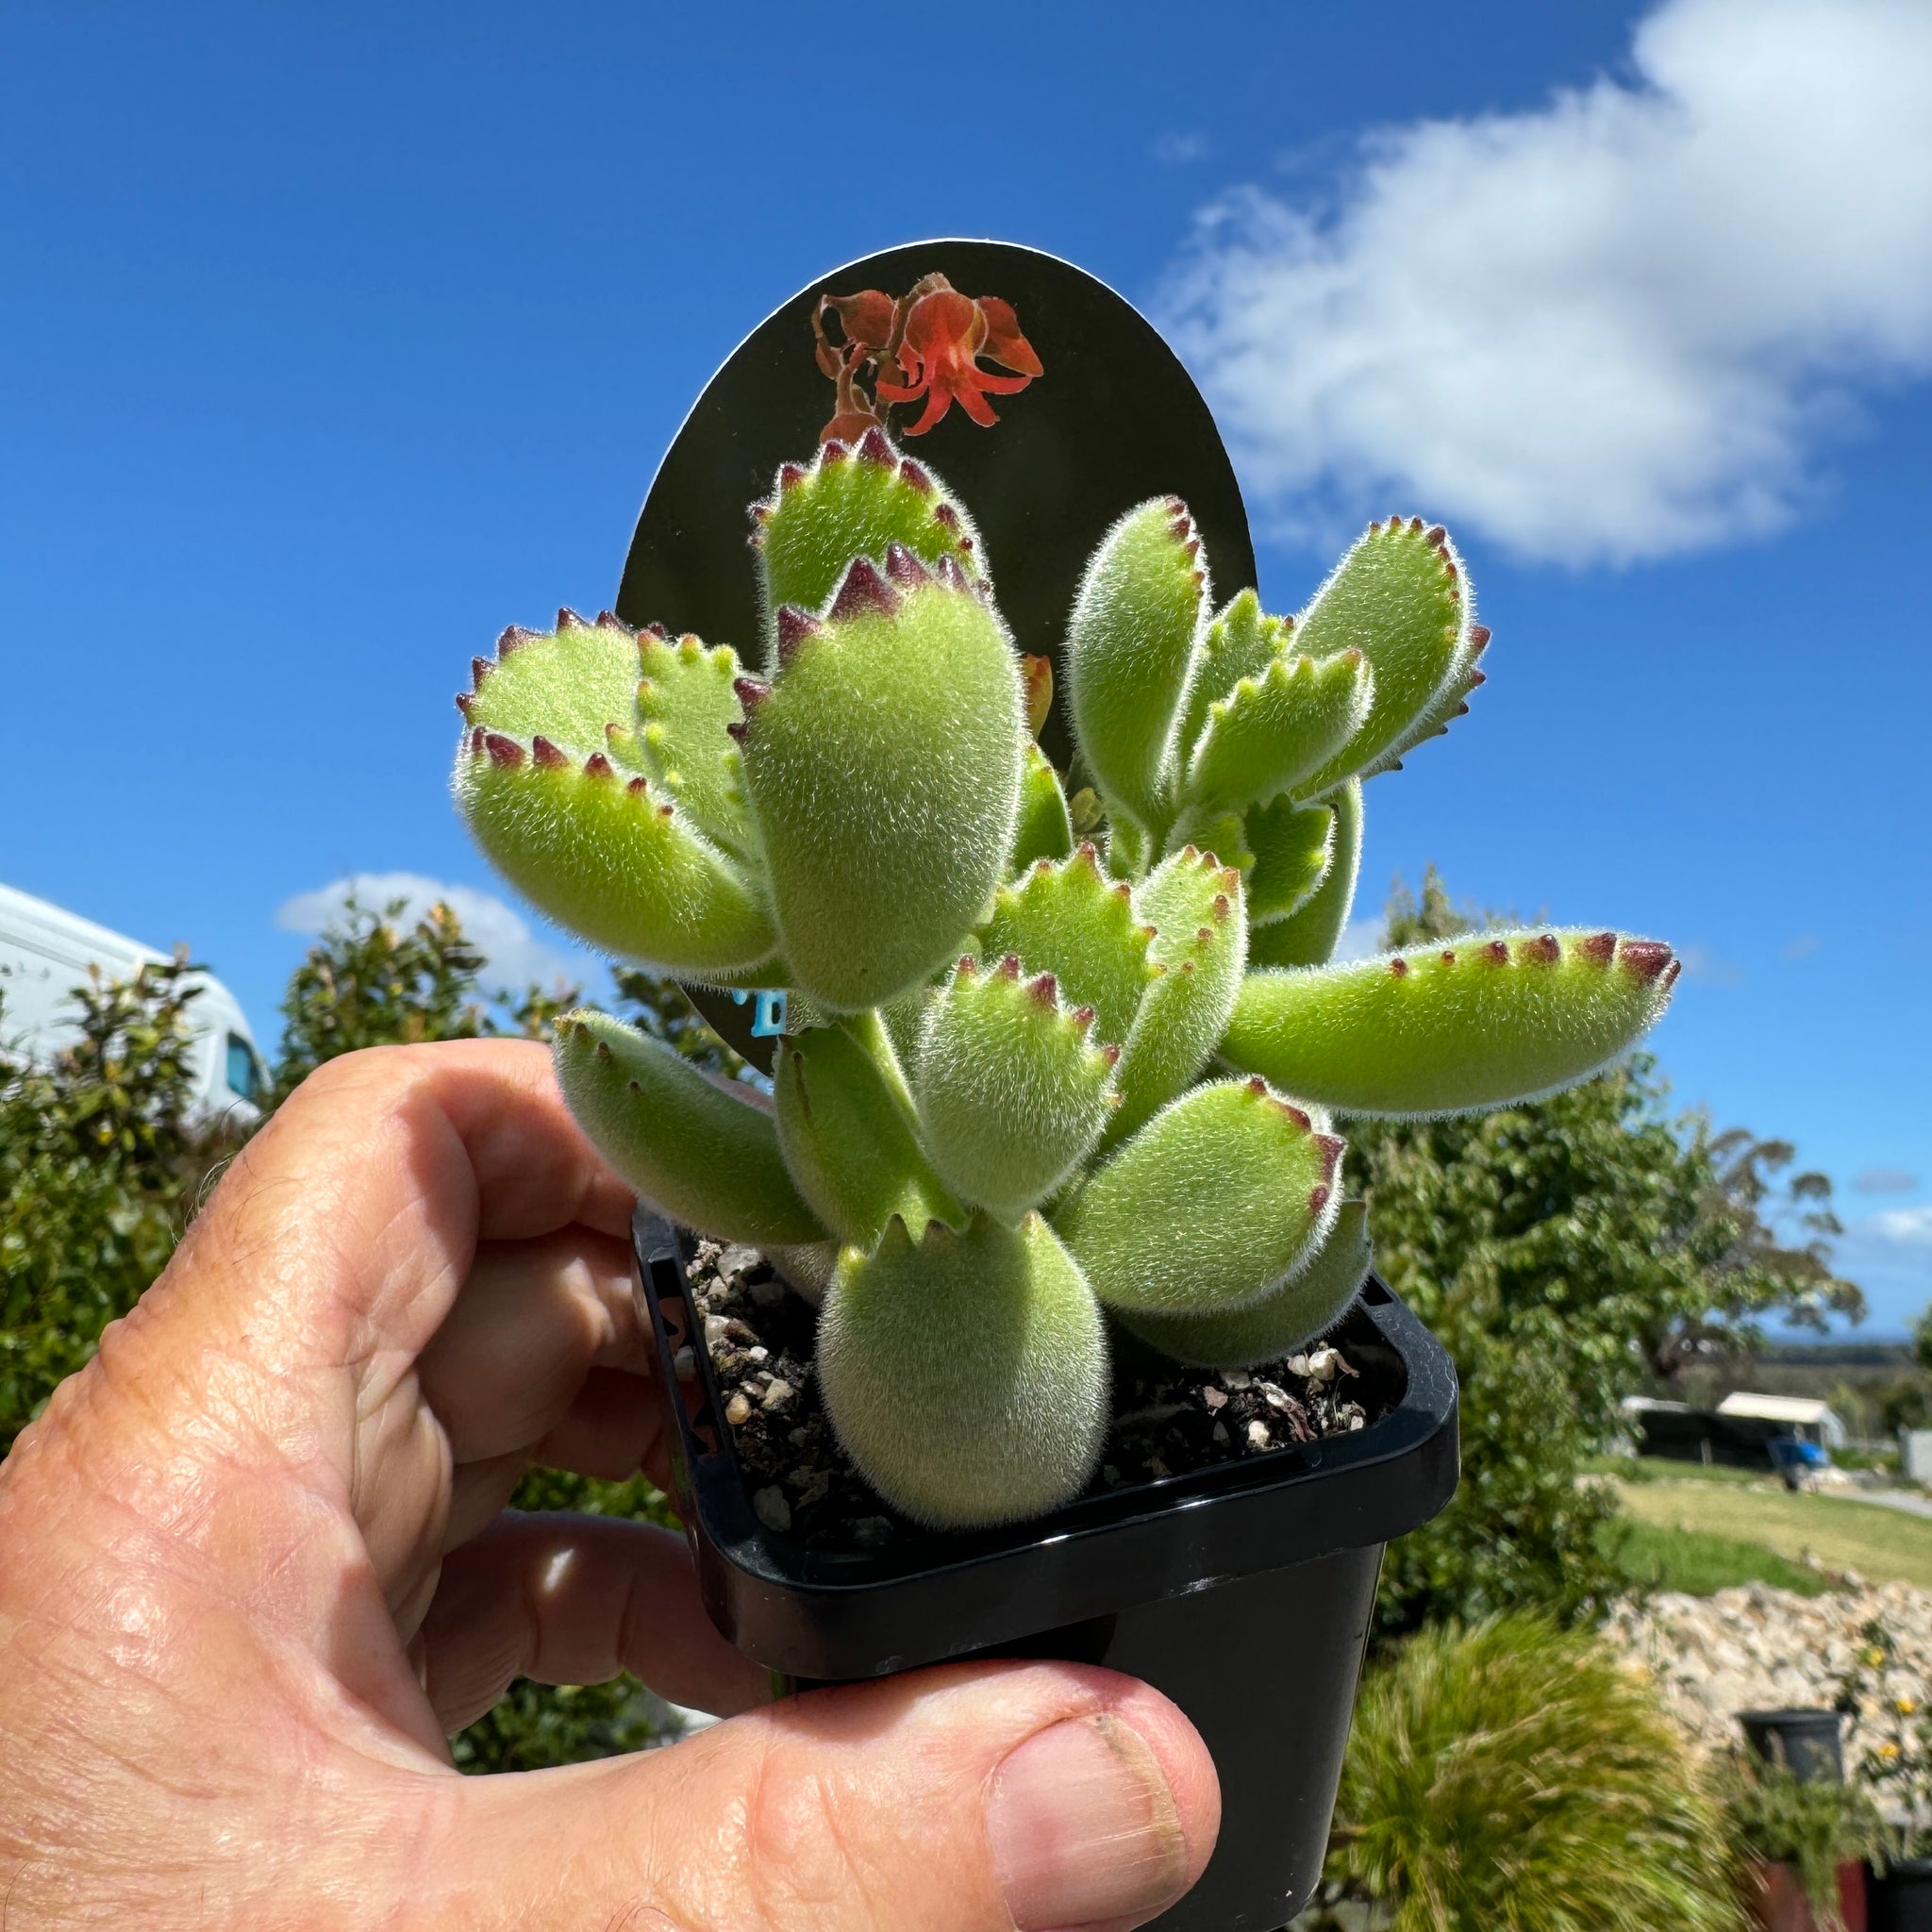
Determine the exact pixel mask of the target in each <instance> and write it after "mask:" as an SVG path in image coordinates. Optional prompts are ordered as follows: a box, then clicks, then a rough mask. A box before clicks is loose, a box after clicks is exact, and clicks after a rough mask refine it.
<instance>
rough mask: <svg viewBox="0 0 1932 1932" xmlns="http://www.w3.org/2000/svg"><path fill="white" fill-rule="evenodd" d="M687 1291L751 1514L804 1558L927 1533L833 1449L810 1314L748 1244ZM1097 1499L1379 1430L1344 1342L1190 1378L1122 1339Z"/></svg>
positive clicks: (715, 1258) (727, 1251) (694, 1274)
mask: <svg viewBox="0 0 1932 1932" xmlns="http://www.w3.org/2000/svg"><path fill="white" fill-rule="evenodd" d="M691 1296H692V1299H693V1301H694V1302H695V1303H696V1306H697V1310H698V1313H699V1316H700V1318H701V1319H702V1321H703V1323H704V1327H705V1339H706V1341H707V1343H708V1347H709V1350H710V1355H711V1361H712V1365H713V1369H714V1371H715V1374H716V1378H717V1384H718V1392H719V1397H720V1399H721V1401H722V1402H723V1403H724V1420H725V1422H726V1424H728V1425H729V1427H730V1429H731V1434H732V1440H733V1443H734V1446H735V1447H736V1449H737V1452H738V1459H739V1464H740V1466H741V1469H742V1470H743V1472H744V1477H745V1483H746V1487H747V1488H748V1489H749V1490H750V1491H751V1496H752V1506H753V1507H754V1508H755V1509H756V1510H757V1512H758V1517H759V1519H760V1520H761V1521H762V1522H763V1523H764V1524H765V1525H766V1527H767V1528H769V1529H772V1530H774V1531H776V1532H778V1533H779V1534H781V1535H785V1536H789V1537H791V1539H793V1540H794V1541H799V1542H803V1543H806V1544H808V1545H809V1546H811V1547H813V1548H818V1549H825V1550H879V1549H885V1548H888V1547H890V1546H891V1545H892V1544H894V1543H896V1542H898V1541H901V1540H903V1539H909V1538H916V1537H920V1536H923V1535H924V1534H925V1532H924V1531H923V1530H921V1529H920V1528H919V1527H918V1525H917V1524H913V1523H911V1522H909V1521H908V1519H907V1518H905V1517H903V1516H901V1515H900V1514H898V1512H897V1511H896V1510H894V1509H893V1508H891V1506H890V1505H889V1504H887V1503H885V1502H883V1501H882V1500H881V1499H880V1498H879V1497H878V1495H877V1494H876V1493H874V1491H873V1489H872V1488H871V1486H870V1485H869V1484H868V1483H867V1482H866V1480H865V1478H864V1477H863V1476H861V1475H860V1474H858V1471H857V1470H856V1469H854V1468H853V1466H852V1463H851V1461H850V1459H849V1458H848V1457H846V1455H845V1452H844V1451H843V1450H842V1449H841V1447H840V1446H839V1440H838V1437H837V1436H836V1435H835V1434H834V1433H833V1430H832V1425H831V1422H830V1419H829V1418H828V1417H827V1416H826V1414H825V1411H824V1406H823V1404H822V1403H821V1401H820V1397H819V1386H818V1378H817V1376H816V1375H815V1374H814V1373H813V1369H812V1356H813V1344H814V1341H815V1339H816V1334H817V1327H818V1313H817V1311H816V1310H815V1309H814V1308H812V1307H810V1306H809V1305H808V1303H807V1302H805V1301H804V1300H803V1299H801V1297H800V1296H798V1295H797V1294H795V1293H794V1292H793V1291H791V1289H790V1288H788V1287H787V1286H786V1284H785V1283H784V1282H783V1281H782V1280H780V1279H779V1278H778V1277H777V1276H776V1275H775V1274H773V1272H772V1270H771V1269H770V1268H769V1267H768V1266H767V1264H766V1263H765V1260H764V1258H763V1257H762V1256H760V1255H759V1254H758V1251H757V1250H756V1249H754V1248H748V1247H740V1246H735V1245H734V1246H721V1245H720V1244H719V1243H717V1242H714V1241H699V1243H698V1245H697V1257H696V1260H695V1262H694V1264H693V1266H692V1268H691ZM1113 1370H1114V1375H1113V1426H1112V1429H1111V1431H1110V1433H1109V1434H1108V1439H1107V1445H1106V1447H1105V1449H1104V1450H1103V1451H1102V1453H1101V1459H1100V1466H1099V1468H1098V1469H1097V1470H1096V1471H1095V1472H1094V1476H1093V1482H1092V1486H1091V1490H1092V1492H1094V1493H1104V1492H1106V1491H1112V1490H1116V1489H1120V1488H1123V1487H1126V1486H1129V1485H1133V1484H1138V1483H1148V1482H1156V1481H1158V1480H1160V1479H1161V1478H1162V1477H1166V1476H1181V1475H1189V1474H1192V1473H1193V1472H1194V1471H1196V1470H1200V1469H1206V1468H1208V1467H1210V1466H1212V1465H1213V1464H1216V1463H1222V1462H1235V1461H1240V1460H1242V1459H1243V1458H1246V1457H1257V1456H1267V1455H1270V1454H1272V1453H1274V1452H1275V1451H1278V1450H1281V1449H1285V1448H1288V1447H1291V1446H1292V1445H1293V1444H1295V1443H1298V1442H1310V1441H1316V1440H1317V1439H1318V1438H1321V1437H1324V1436H1340V1435H1346V1434H1348V1433H1350V1432H1351V1431H1352V1430H1355V1429H1359V1428H1364V1427H1366V1426H1367V1425H1368V1424H1371V1423H1373V1422H1375V1421H1377V1420H1379V1416H1378V1415H1376V1414H1374V1413H1371V1412H1370V1411H1369V1410H1367V1409H1366V1408H1365V1407H1364V1406H1363V1405H1362V1404H1361V1403H1360V1402H1358V1401H1357V1400H1356V1399H1355V1397H1354V1394H1353V1393H1352V1391H1353V1389H1354V1387H1355V1385H1356V1384H1357V1381H1358V1380H1359V1377H1358V1375H1357V1370H1356V1369H1355V1367H1354V1366H1352V1365H1351V1363H1350V1362H1349V1360H1348V1351H1347V1348H1346V1345H1345V1344H1344V1345H1337V1344H1334V1343H1332V1342H1331V1343H1327V1344H1323V1345H1311V1346H1310V1347H1309V1348H1308V1349H1307V1350H1306V1351H1304V1352H1301V1353H1297V1354H1296V1355H1293V1356H1291V1357H1287V1358H1286V1359H1284V1360H1281V1361H1277V1362H1270V1363H1267V1364H1264V1365H1263V1366H1261V1367H1259V1368H1254V1369H1191V1368H1184V1367H1182V1366H1181V1365H1180V1364H1179V1363H1178V1362H1173V1361H1169V1360H1167V1359H1165V1358H1164V1357H1158V1356H1155V1355H1154V1354H1153V1353H1152V1352H1151V1351H1149V1350H1147V1349H1144V1348H1142V1347H1141V1346H1140V1345H1138V1344H1136V1343H1133V1342H1131V1341H1123V1343H1122V1345H1119V1346H1117V1347H1116V1348H1115V1350H1114V1359H1113Z"/></svg>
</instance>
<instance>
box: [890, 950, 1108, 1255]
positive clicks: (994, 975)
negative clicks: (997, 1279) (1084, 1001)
mask: <svg viewBox="0 0 1932 1932" xmlns="http://www.w3.org/2000/svg"><path fill="white" fill-rule="evenodd" d="M1092 1025H1093V1012H1092V1009H1091V1008H1085V1007H1083V1008H1080V1009H1079V1010H1078V1011H1077V1012H1069V1011H1068V1010H1067V1008H1065V1007H1063V1006H1062V1005H1061V1004H1060V1002H1059V998H1058V989H1057V987H1056V986H1055V983H1054V978H1053V975H1052V974H1049V973H1042V974H1040V975H1039V976H1038V977H1037V978H1034V979H1033V980H1031V981H1023V980H1022V978H1021V976H1020V961H1019V959H1018V958H1016V957H1015V956H1014V955H1013V954H1010V953H1008V955H1007V956H1006V958H1005V959H1004V960H1003V961H1002V963H1001V964H999V965H998V966H996V967H993V968H992V969H991V970H990V971H987V972H981V971H980V970H979V969H978V967H977V966H975V964H974V961H973V960H972V959H971V958H965V959H962V960H961V961H960V962H959V966H958V971H957V972H955V974H953V977H952V978H951V980H950V981H948V983H947V985H946V986H945V988H944V990H943V991H941V993H939V995H938V996H937V997H935V999H934V1000H933V1002H932V1005H931V1007H930V1008H929V1009H928V1010H927V1013H926V1018H925V1028H924V1034H923V1036H922V1038H921V1040H920V1043H919V1056H918V1058H917V1059H916V1061H915V1062H914V1065H913V1074H912V1091H913V1095H914V1098H915V1099H916V1101H917V1102H918V1106H919V1121H920V1127H921V1130H922V1133H923V1135H924V1141H925V1145H926V1148H927V1150H928V1151H929V1152H930V1154H931V1155H932V1158H933V1164H934V1165H935V1166H936V1167H937V1168H938V1169H939V1171H940V1173H941V1174H943V1175H944V1176H945V1178H946V1180H947V1182H948V1183H949V1184H950V1185H951V1186H952V1188H953V1189H954V1190H955V1191H957V1192H958V1194H959V1195H960V1196H961V1198H962V1199H965V1200H967V1201H971V1202H972V1203H974V1205H975V1206H976V1207H980V1208H986V1209H987V1210H988V1211H989V1212H991V1213H992V1214H995V1215H998V1216H999V1217H1000V1218H1001V1219H1003V1220H1007V1221H1016V1220H1018V1219H1019V1217H1020V1216H1021V1215H1022V1214H1024V1212H1025V1211H1026V1209H1027V1208H1031V1207H1033V1206H1034V1205H1035V1204H1036V1203H1037V1202H1039V1201H1042V1200H1044V1199H1045V1198H1046V1196H1047V1195H1049V1194H1051V1193H1052V1192H1053V1191H1054V1190H1055V1189H1056V1188H1058V1186H1059V1184H1060V1183H1061V1182H1062V1181H1063V1180H1065V1179H1066V1177H1067V1175H1068V1174H1071V1173H1072V1172H1073V1170H1074V1167H1075V1166H1076V1165H1077V1164H1078V1163H1079V1162H1080V1160H1081V1159H1082V1158H1084V1157H1085V1156H1086V1154H1087V1153H1088V1152H1089V1150H1090V1149H1091V1147H1092V1146H1093V1144H1094V1142H1095V1141H1098V1140H1099V1138H1100V1131H1101V1129H1102V1128H1103V1127H1104V1126H1105V1125H1106V1124H1107V1117H1108V1113H1109V1112H1110V1111H1111V1109H1112V1107H1113V1101H1114V1094H1113V1089H1112V1085H1111V1082H1110V1079H1109V1075H1110V1074H1112V1072H1113V1065H1114V1061H1115V1060H1116V1059H1117V1058H1119V1057H1120V1049H1119V1048H1118V1047H1111V1046H1109V1047H1105V1048H1103V1047H1098V1046H1095V1045H1094V1044H1093V1043H1092V1041H1091V1029H1092Z"/></svg>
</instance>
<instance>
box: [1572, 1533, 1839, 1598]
mask: <svg viewBox="0 0 1932 1932" xmlns="http://www.w3.org/2000/svg"><path fill="white" fill-rule="evenodd" d="M1603 1550H1604V1554H1605V1555H1606V1556H1607V1557H1610V1558H1611V1559H1612V1560H1613V1561H1614V1562H1616V1564H1617V1565H1618V1567H1619V1568H1620V1569H1622V1570H1623V1571H1624V1574H1626V1575H1627V1576H1628V1577H1629V1578H1630V1579H1631V1581H1632V1582H1634V1583H1639V1584H1641V1585H1643V1586H1644V1587H1646V1588H1647V1589H1650V1590H1675V1591H1683V1592H1684V1593H1685V1594H1686V1595H1687V1596H1714V1595H1715V1594H1716V1593H1717V1592H1718V1591H1721V1590H1731V1589H1734V1588H1736V1587H1737V1586H1738V1585H1740V1584H1744V1583H1769V1584H1773V1585H1774V1586H1775V1587H1776V1588H1777V1589H1779V1590H1793V1591H1797V1592H1798V1594H1799V1595H1800V1596H1823V1595H1824V1592H1825V1591H1827V1590H1829V1589H1830V1588H1831V1581H1830V1579H1829V1578H1828V1577H1825V1576H1822V1575H1821V1574H1819V1573H1818V1572H1817V1571H1815V1570H1807V1569H1805V1568H1803V1567H1802V1566H1801V1565H1799V1564H1797V1563H1792V1562H1790V1561H1788V1560H1787V1559H1786V1558H1785V1557H1780V1556H1779V1555H1778V1554H1777V1553H1776V1551H1774V1550H1768V1549H1766V1548H1765V1547H1764V1546H1763V1544H1761V1543H1747V1542H1740V1541H1739V1540H1738V1539H1737V1538H1736V1537H1730V1536H1713V1535H1712V1534H1710V1532H1709V1531H1707V1530H1701V1529H1672V1528H1668V1527H1666V1526H1665V1525H1664V1524H1657V1523H1643V1522H1639V1521H1636V1520H1634V1519H1632V1518H1629V1517H1625V1518H1624V1519H1623V1520H1621V1521H1619V1522H1616V1523H1607V1524H1604V1531H1603Z"/></svg>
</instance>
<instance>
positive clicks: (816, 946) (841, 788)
mask: <svg viewBox="0 0 1932 1932" xmlns="http://www.w3.org/2000/svg"><path fill="white" fill-rule="evenodd" d="M900 557H901V558H903V553H900ZM888 568H889V571H890V572H891V574H892V575H893V576H894V577H895V578H896V579H897V582H896V583H889V582H888V581H887V579H886V576H885V575H881V574H880V572H878V571H877V570H875V569H874V567H873V566H872V565H871V564H869V563H867V562H865V561H864V560H863V559H862V558H861V559H859V560H858V561H856V562H855V563H854V564H853V565H852V567H851V569H850V570H849V571H848V572H847V574H846V576H845V580H844V586H843V588H842V589H841V591H840V592H839V595H838V597H837V598H836V599H835V600H834V602H833V605H832V607H831V615H830V617H829V618H828V619H827V620H826V621H825V622H824V623H823V624H820V623H816V622H814V621H813V620H810V619H803V620H800V621H799V622H798V624H797V625H795V627H794V628H793V629H792V631H791V633H790V639H791V641H788V644H787V648H786V658H787V661H786V662H785V664H784V666H783V668H782V669H781V670H780V671H779V673H778V675H777V676H776V677H775V679H774V681H773V683H772V684H771V686H770V687H769V688H763V687H757V686H753V687H750V688H749V690H748V699H749V704H750V713H749V716H748V717H747V720H746V724H745V730H744V737H743V749H744V776H745V785H746V789H747V791H749V793H750V795H751V803H752V812H753V817H754V819H755V820H756V822H757V824H758V834H759V840H760V843H761V846H762V849H763V853H764V860H765V869H766V876H767V878H768V880H769V883H770V891H771V899H772V907H773V910H774V914H775V916H776V919H777V924H778V930H779V933H780V934H781V935H782V939H783V950H784V954H785V957H786V958H787V960H788V961H789V962H790V963H791V971H792V974H793V975H794V976H795V980H796V983H797V984H798V985H799V986H800V987H801V988H803V989H804V991H807V992H808V993H810V994H811V995H812V996H813V997H814V998H816V999H818V1000H820V1001H821V1002H822V1003H823V1004H824V1005H825V1006H826V1007H829V1008H833V1009H834V1010H835V1011H840V1012H857V1011H858V1010H860V1009H862V1008H867V1007H874V1006H879V1005H881V1004H883V1003H884V1002H885V1001H887V1000H890V999H892V998H893V997H895V996H896V995H897V994H899V993H902V992H904V991H907V990H908V988H911V987H913V986H916V985H917V984H918V983H919V982H920V981H921V980H924V979H926V978H929V977H930V976H931V975H932V974H935V973H936V972H938V971H939V969H940V968H941V966H943V965H944V964H945V963H946V962H947V960H948V959H950V958H957V957H958V953H959V951H960V949H961V943H962V941H963V940H964V939H965V936H966V935H967V933H968V932H969V931H970V930H971V928H972V927H973V925H974V923H975V922H976V921H977V920H978V918H979V917H980V914H981V913H982V911H983V910H984V908H985V907H986V904H987V902H988V900H989V899H990V898H991V896H992V891H993V889H994V887H995V886H996V885H997V884H998V883H999V880H1000V878H1001V877H1002V875H1003V874H1004V872H1005V868H1006V860H1007V854H1008V852H1009V851H1010V850H1011V849H1012V840H1013V825H1014V821H1015V818H1016V816H1017V813H1018V810H1019V802H1020V775H1021V771H1022V767H1023V762H1024V748H1025V743H1026V740H1025V733H1024V710H1023V708H1022V700H1021V689H1020V670H1019V664H1018V661H1017V659H1016V658H1015V657H1014V655H1013V651H1012V647H1011V645H1010V644H1009V642H1008V638H1007V634H1006V630H1005V628H1004V626H1003V625H1001V623H1000V621H999V619H998V617H996V616H995V615H994V613H993V612H992V611H991V609H990V608H988V607H987V606H986V605H984V604H983V603H981V602H980V600H979V598H978V597H977V596H975V595H974V593H973V592H972V591H968V590H967V589H965V588H964V586H963V583H961V580H960V579H959V578H958V574H957V572H956V573H954V574H953V585H958V586H959V587H958V588H953V586H952V585H949V584H948V583H947V582H945V581H943V580H941V581H940V582H934V581H932V580H930V579H926V578H924V575H923V573H919V566H918V565H916V564H913V565H912V566H911V571H912V572H913V573H919V575H917V576H916V577H914V578H913V580H912V581H911V582H910V583H909V585H908V581H907V575H905V574H904V572H903V566H902V565H901V564H898V563H893V562H891V561H889V566H888ZM780 614H781V617H783V616H784V615H785V613H782V612H781V613H780Z"/></svg>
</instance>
